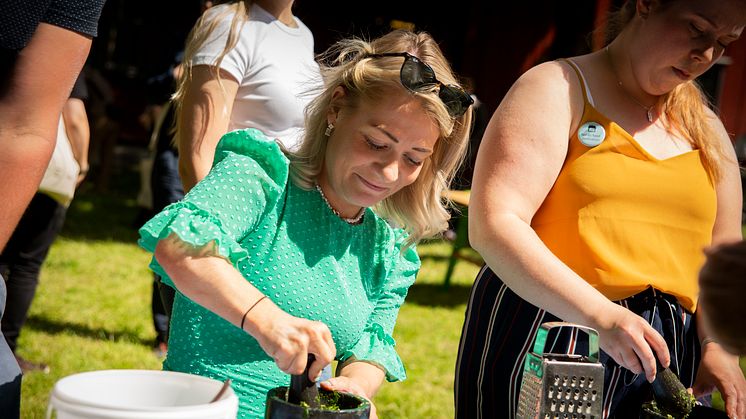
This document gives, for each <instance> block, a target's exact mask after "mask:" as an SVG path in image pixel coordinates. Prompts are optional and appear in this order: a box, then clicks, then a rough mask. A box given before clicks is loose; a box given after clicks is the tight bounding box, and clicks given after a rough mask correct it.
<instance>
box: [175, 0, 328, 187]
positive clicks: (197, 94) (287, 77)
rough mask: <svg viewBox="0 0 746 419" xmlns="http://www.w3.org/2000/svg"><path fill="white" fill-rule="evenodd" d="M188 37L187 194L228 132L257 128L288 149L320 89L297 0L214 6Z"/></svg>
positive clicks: (182, 136) (182, 91)
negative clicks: (296, 12) (295, 7)
mask: <svg viewBox="0 0 746 419" xmlns="http://www.w3.org/2000/svg"><path fill="white" fill-rule="evenodd" d="M214 3H215V5H214V6H213V7H211V8H209V9H207V10H206V11H205V12H204V13H203V15H202V17H201V18H200V19H199V20H198V21H197V23H196V25H195V26H194V28H193V29H192V31H191V33H190V34H189V38H188V40H187V44H186V48H185V56H184V71H183V77H182V78H181V80H180V83H179V87H178V90H177V92H176V94H175V96H174V98H175V100H176V104H177V119H178V129H177V139H178V144H179V172H180V174H181V178H182V182H183V184H184V189H185V190H186V191H188V190H189V189H191V188H192V187H193V186H194V185H195V184H196V183H197V182H198V181H199V180H201V179H202V178H203V177H205V175H206V174H207V172H208V171H209V170H210V167H211V166H212V159H213V155H214V154H215V146H216V144H217V142H218V140H219V139H220V137H222V135H223V134H225V133H226V132H228V131H232V130H235V129H241V128H257V129H259V130H261V131H263V132H264V133H265V134H266V135H267V136H269V137H270V138H277V139H279V140H280V142H281V143H282V144H283V145H284V146H285V147H287V148H289V149H291V150H292V149H295V148H297V146H298V144H299V142H300V140H301V137H302V126H303V109H304V108H305V106H306V104H307V103H308V102H309V100H310V99H311V98H312V97H313V93H315V92H316V91H317V90H318V88H319V87H320V86H321V84H322V83H321V78H320V75H319V67H318V64H317V63H316V62H315V61H314V49H313V34H312V33H311V31H310V30H309V29H308V28H307V27H306V26H305V25H304V24H303V22H301V21H300V19H298V18H297V17H295V16H294V15H293V12H292V6H293V0H256V1H252V0H230V1H222V2H220V1H219V2H214Z"/></svg>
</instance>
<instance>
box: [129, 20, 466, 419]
mask: <svg viewBox="0 0 746 419" xmlns="http://www.w3.org/2000/svg"><path fill="white" fill-rule="evenodd" d="M326 58H327V59H325V60H323V61H322V62H324V63H326V64H325V67H324V73H325V74H326V77H325V81H326V83H327V84H326V87H325V89H324V91H323V92H321V94H320V95H318V96H317V98H316V99H314V100H313V101H312V102H311V104H310V105H309V108H308V111H307V116H306V127H307V129H306V130H305V137H304V140H303V142H302V143H301V146H300V148H299V149H298V150H297V151H289V150H287V149H286V148H284V147H283V146H282V145H281V144H280V143H279V142H278V141H277V140H275V139H272V138H270V137H267V136H265V135H264V134H263V133H262V132H261V131H259V130H256V129H244V130H236V131H232V132H230V133H228V134H226V135H224V136H223V138H222V139H221V141H220V143H219V144H218V147H217V150H216V154H215V159H214V163H213V168H212V170H211V171H210V172H209V174H208V175H207V176H206V177H205V178H204V179H203V180H202V181H200V182H199V183H197V185H196V186H195V187H194V188H193V189H192V190H191V191H190V192H189V193H187V194H186V196H185V197H184V199H182V200H181V201H179V202H177V203H175V204H172V205H169V206H168V207H166V208H165V209H164V210H163V211H162V212H161V213H160V214H158V215H156V216H155V217H154V218H153V219H152V220H150V221H149V222H148V223H147V224H146V225H145V226H143V228H142V229H141V230H140V242H139V243H140V245H141V246H142V247H143V248H145V249H146V250H148V251H150V252H154V259H153V261H152V263H151V265H150V266H151V268H152V269H153V270H154V271H155V272H157V273H159V274H160V275H161V276H162V277H163V281H164V283H166V284H168V285H169V286H172V287H174V288H175V289H176V290H177V292H176V299H175V301H174V306H173V313H172V317H171V330H170V332H169V347H168V354H167V356H166V360H165V361H164V363H163V367H164V369H166V370H174V371H182V372H188V373H192V374H199V375H205V376H208V377H212V378H215V379H218V380H220V381H224V380H225V379H227V378H230V379H231V380H232V385H233V389H234V390H235V392H236V394H237V395H238V397H239V402H240V412H239V416H240V417H251V418H259V417H264V405H265V401H266V397H267V391H269V390H270V389H272V388H274V387H278V386H284V385H287V384H288V383H289V380H290V377H289V376H288V375H287V374H302V373H303V371H304V370H305V368H306V362H307V359H308V358H307V355H308V354H309V353H312V354H314V355H315V357H316V361H315V362H314V363H313V364H312V365H310V367H309V379H310V380H316V379H317V377H318V375H319V374H321V371H322V368H323V367H324V366H326V365H328V364H330V363H331V361H332V360H333V359H336V360H338V361H339V363H338V368H337V374H338V375H337V376H336V377H333V378H329V379H328V380H325V381H323V382H322V383H321V385H322V386H324V387H326V388H328V389H331V390H339V391H346V392H351V393H355V394H358V395H361V396H363V397H365V398H368V399H371V398H372V397H373V396H374V394H375V393H376V392H377V390H378V388H379V387H380V386H381V384H382V383H383V380H384V379H386V380H388V381H399V380H403V379H404V378H405V377H406V373H405V369H404V366H403V364H402V361H401V359H400V358H399V355H398V354H397V353H396V349H395V342H394V339H393V338H392V333H393V329H394V325H395V323H396V320H397V317H398V312H399V307H400V306H401V304H402V303H403V301H404V298H405V296H406V294H407V291H408V289H409V286H410V285H411V284H412V283H413V282H414V279H415V275H416V273H417V271H418V269H419V266H420V262H419V258H418V256H417V254H416V252H415V244H416V243H417V242H418V241H419V240H420V239H424V238H429V237H433V236H435V235H437V234H440V233H441V232H442V231H443V230H445V228H446V227H447V220H448V217H449V214H448V211H447V210H446V208H445V204H444V202H443V201H442V198H441V192H442V191H443V190H444V189H446V188H447V187H448V186H449V181H450V179H452V178H453V175H454V173H455V171H456V168H457V167H458V165H459V163H460V162H461V160H462V157H463V155H464V153H465V150H466V147H467V142H468V135H469V129H470V124H471V116H472V115H471V109H470V105H471V103H472V99H471V98H470V97H469V95H468V94H467V93H466V92H464V91H463V90H462V89H461V88H460V87H459V86H458V84H457V82H456V78H455V76H454V75H453V73H452V71H451V69H450V65H449V64H448V62H447V60H446V59H445V57H444V56H443V54H442V52H441V51H440V48H439V47H438V44H437V43H436V42H435V41H434V40H433V39H432V37H431V36H430V35H428V34H426V33H413V32H408V31H394V32H391V33H389V34H387V35H384V36H383V37H381V38H378V39H376V40H373V41H372V42H365V41H363V40H360V39H348V40H343V41H340V42H339V43H338V44H336V45H335V46H333V47H332V48H331V49H330V50H329V51H328V52H327V54H326ZM326 65H328V67H326ZM387 220H392V221H393V222H394V223H395V224H396V225H399V226H402V228H396V227H392V226H391V224H390V223H389V222H388V221H387ZM372 417H375V410H374V411H373V415H372Z"/></svg>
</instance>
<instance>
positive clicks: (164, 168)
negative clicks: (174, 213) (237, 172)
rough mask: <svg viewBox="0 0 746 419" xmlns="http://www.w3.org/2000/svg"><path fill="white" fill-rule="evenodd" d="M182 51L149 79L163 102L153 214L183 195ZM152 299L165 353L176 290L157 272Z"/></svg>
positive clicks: (154, 143)
mask: <svg viewBox="0 0 746 419" xmlns="http://www.w3.org/2000/svg"><path fill="white" fill-rule="evenodd" d="M183 55H184V54H183V52H179V53H178V54H176V56H175V58H174V63H173V65H172V66H171V67H170V68H169V69H168V71H166V72H165V73H163V74H161V75H158V76H155V77H153V78H151V79H149V80H148V85H149V86H151V87H152V89H151V91H152V92H154V97H153V98H152V99H151V102H153V103H154V104H156V105H160V111H159V113H158V117H157V120H156V122H155V124H154V126H153V134H152V137H151V142H150V148H151V150H152V151H153V152H154V156H153V167H152V171H151V174H150V190H151V193H152V203H153V208H152V211H153V213H154V214H157V213H159V212H161V211H162V210H163V208H165V207H166V206H168V205H169V204H172V203H174V202H177V201H179V200H181V198H183V197H184V188H183V186H182V183H181V177H180V176H179V153H178V150H177V148H176V146H175V144H174V142H173V136H174V132H175V116H176V113H175V109H176V108H175V106H173V103H172V102H171V100H170V93H171V92H172V91H173V88H174V84H175V80H177V79H178V78H179V75H180V71H181V59H182V57H183ZM151 301H152V302H151V310H152V314H153V327H154V328H155V331H156V351H157V352H158V355H159V356H164V355H165V354H166V351H167V350H168V324H169V320H170V318H171V307H172V306H173V302H174V290H173V288H171V287H167V286H163V285H162V283H161V278H160V276H159V275H158V274H155V273H154V274H153V293H152V300H151Z"/></svg>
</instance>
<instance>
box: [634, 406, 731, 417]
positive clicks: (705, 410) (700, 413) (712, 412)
mask: <svg viewBox="0 0 746 419" xmlns="http://www.w3.org/2000/svg"><path fill="white" fill-rule="evenodd" d="M668 418H669V416H666V415H664V414H661V413H659V412H655V411H653V410H650V409H649V408H648V407H646V406H643V407H642V409H641V410H640V419H668ZM686 419H728V415H726V414H725V413H724V412H721V411H720V410H717V409H713V408H712V407H707V406H700V405H697V406H694V409H692V412H691V413H689V416H687V417H686Z"/></svg>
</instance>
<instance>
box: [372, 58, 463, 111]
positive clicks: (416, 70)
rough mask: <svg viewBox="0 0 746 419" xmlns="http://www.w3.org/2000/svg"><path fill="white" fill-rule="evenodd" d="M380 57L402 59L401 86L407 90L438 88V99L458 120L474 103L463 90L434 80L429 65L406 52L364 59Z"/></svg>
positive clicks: (433, 72)
mask: <svg viewBox="0 0 746 419" xmlns="http://www.w3.org/2000/svg"><path fill="white" fill-rule="evenodd" d="M380 57H404V63H403V64H402V66H401V71H400V72H399V78H400V79H401V84H402V85H403V86H404V87H406V88H407V89H409V90H411V91H413V92H416V91H418V90H419V89H422V88H423V87H425V88H428V87H432V86H437V87H438V97H439V98H440V100H441V101H443V104H444V105H446V108H447V109H448V113H449V114H450V115H451V116H452V117H454V118H458V117H460V116H461V115H463V114H464V113H465V112H466V110H467V109H468V108H469V106H471V105H472V104H473V103H474V99H472V98H471V96H470V95H469V94H468V93H466V92H465V91H464V89H462V88H460V87H458V86H455V85H452V84H443V83H441V82H440V81H438V79H437V78H435V71H433V68H432V67H430V66H429V65H427V64H425V63H424V62H422V61H421V60H420V59H419V58H417V57H415V56H414V55H412V54H410V53H408V52H389V53H383V54H368V55H366V56H365V57H364V58H380Z"/></svg>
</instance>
